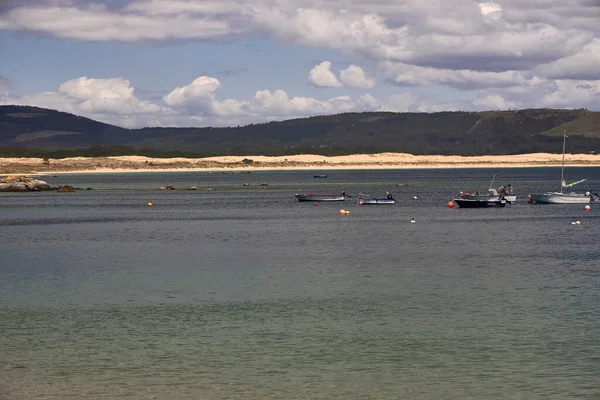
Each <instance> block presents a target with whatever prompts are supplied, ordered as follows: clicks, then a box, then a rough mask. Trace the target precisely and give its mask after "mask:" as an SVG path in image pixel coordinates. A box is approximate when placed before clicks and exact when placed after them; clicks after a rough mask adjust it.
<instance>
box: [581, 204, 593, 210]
mask: <svg viewBox="0 0 600 400" xmlns="http://www.w3.org/2000/svg"><path fill="white" fill-rule="evenodd" d="M583 209H584V210H585V211H590V210H591V209H592V207H590V205H589V204H586V206H585V207H583Z"/></svg>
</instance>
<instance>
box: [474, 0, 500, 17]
mask: <svg viewBox="0 0 600 400" xmlns="http://www.w3.org/2000/svg"><path fill="white" fill-rule="evenodd" d="M479 8H480V9H481V13H482V14H483V15H488V14H495V13H499V12H501V11H502V7H501V6H500V4H498V3H494V2H486V3H479Z"/></svg>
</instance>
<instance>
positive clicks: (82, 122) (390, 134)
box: [0, 106, 600, 157]
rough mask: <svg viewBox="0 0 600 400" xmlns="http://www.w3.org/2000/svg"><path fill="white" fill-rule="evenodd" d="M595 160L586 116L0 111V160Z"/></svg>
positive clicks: (564, 112)
mask: <svg viewBox="0 0 600 400" xmlns="http://www.w3.org/2000/svg"><path fill="white" fill-rule="evenodd" d="M565 130H566V131H568V133H569V140H568V146H567V151H568V152H573V153H576V152H577V153H590V152H599V151H600V112H596V111H588V110H587V109H578V110H571V109H524V110H503V111H479V112H466V111H445V112H437V113H395V112H362V113H344V114H334V115H324V116H313V117H307V118H296V119H289V120H284V121H273V122H267V123H261V124H250V125H246V126H241V127H218V128H217V127H202V128H193V127H189V128H176V127H146V128H138V129H127V128H122V127H118V126H115V125H110V124H107V123H103V122H99V121H95V120H93V119H90V118H86V117H82V116H78V115H74V114H69V113H65V112H61V111H57V110H52V109H46V108H39V107H32V106H0V154H3V155H5V156H6V155H18V154H21V155H23V154H25V155H27V154H30V155H37V156H42V155H45V154H51V155H52V156H54V157H56V156H60V154H65V156H71V155H84V156H86V155H87V156H94V155H103V156H105V155H127V154H147V155H151V156H161V155H164V156H172V155H189V156H212V155H244V154H265V155H285V154H302V153H314V154H322V155H344V154H355V153H367V154H368V153H381V152H400V153H410V154H415V155H434V154H439V155H463V156H470V155H471V156H472V155H487V154H490V155H494V154H495V155H502V154H506V155H510V154H524V153H539V152H542V153H560V152H561V151H562V133H563V131H565Z"/></svg>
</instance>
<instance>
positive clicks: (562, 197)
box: [529, 131, 594, 204]
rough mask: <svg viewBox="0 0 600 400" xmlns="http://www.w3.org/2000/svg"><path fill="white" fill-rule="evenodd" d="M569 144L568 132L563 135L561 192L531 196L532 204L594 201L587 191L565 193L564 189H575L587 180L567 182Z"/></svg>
mask: <svg viewBox="0 0 600 400" xmlns="http://www.w3.org/2000/svg"><path fill="white" fill-rule="evenodd" d="M566 142H567V131H564V133H563V148H562V164H561V169H560V190H559V191H558V192H545V193H542V194H530V195H529V199H530V202H531V203H536V204H587V203H589V202H590V201H591V200H594V197H593V196H592V194H591V193H590V192H589V191H587V192H585V193H581V192H579V193H578V192H564V191H563V190H564V189H567V188H570V187H573V186H575V185H577V184H580V183H582V182H585V181H586V180H585V179H581V180H579V181H577V182H573V183H569V184H567V182H566V181H565V179H564V177H565V146H566Z"/></svg>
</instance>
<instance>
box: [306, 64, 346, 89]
mask: <svg viewBox="0 0 600 400" xmlns="http://www.w3.org/2000/svg"><path fill="white" fill-rule="evenodd" d="M308 80H309V81H310V82H311V83H312V84H314V85H315V86H319V87H340V86H342V84H341V83H340V81H339V80H338V78H337V77H336V76H335V74H334V73H333V72H331V61H323V62H322V63H320V64H317V65H315V66H314V67H313V69H311V70H310V72H309V73H308Z"/></svg>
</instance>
